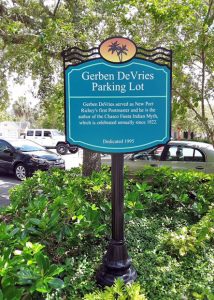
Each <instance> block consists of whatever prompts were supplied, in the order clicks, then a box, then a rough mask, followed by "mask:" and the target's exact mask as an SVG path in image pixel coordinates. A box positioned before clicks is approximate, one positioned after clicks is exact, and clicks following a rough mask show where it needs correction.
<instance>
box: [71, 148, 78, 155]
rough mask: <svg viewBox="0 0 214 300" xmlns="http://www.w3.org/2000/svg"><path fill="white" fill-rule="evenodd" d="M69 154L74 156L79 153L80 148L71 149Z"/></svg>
mask: <svg viewBox="0 0 214 300" xmlns="http://www.w3.org/2000/svg"><path fill="white" fill-rule="evenodd" d="M69 152H70V153H72V154H75V153H77V152H78V148H74V149H69Z"/></svg>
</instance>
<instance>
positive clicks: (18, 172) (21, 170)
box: [15, 164, 27, 181]
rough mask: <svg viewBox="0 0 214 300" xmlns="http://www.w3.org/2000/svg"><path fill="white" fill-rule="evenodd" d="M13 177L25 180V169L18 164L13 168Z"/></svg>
mask: <svg viewBox="0 0 214 300" xmlns="http://www.w3.org/2000/svg"><path fill="white" fill-rule="evenodd" d="M15 175H16V178H17V179H19V180H21V181H22V180H25V179H26V178H27V169H26V167H25V166H24V165H23V164H18V165H16V167H15Z"/></svg>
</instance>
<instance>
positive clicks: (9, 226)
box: [0, 168, 214, 300]
mask: <svg viewBox="0 0 214 300" xmlns="http://www.w3.org/2000/svg"><path fill="white" fill-rule="evenodd" d="M213 183H214V176H213V175H205V174H202V173H196V172H181V171H179V172H175V171H172V170H170V169H168V168H163V169H159V168H158V169H153V168H146V169H145V171H144V172H142V173H141V174H139V175H138V177H135V178H134V179H130V178H129V179H126V180H125V213H126V214H125V220H126V236H127V243H128V249H129V255H130V257H132V259H133V264H134V267H135V268H136V270H137V273H138V284H136V285H134V286H132V287H130V289H129V288H128V289H126V287H124V286H123V284H122V283H117V284H116V285H115V286H116V287H118V284H119V285H120V284H121V289H122V293H123V294H122V295H121V299H127V300H128V299H132V298H130V296H128V295H129V292H130V291H135V292H136V293H138V294H139V295H138V296H139V297H144V295H145V297H147V299H152V300H162V299H164V300H165V299H166V300H167V299H169V300H171V299H188V300H189V299H190V300H191V299H203V300H210V299H213V289H214V285H213V278H214V271H213V270H214V260H213V257H214V249H213V247H212V243H213V206H212V205H213V199H214V184H213ZM110 200H111V177H110V174H109V173H108V172H107V171H105V170H103V171H102V172H100V173H94V174H93V175H92V176H91V177H90V178H88V177H87V178H85V177H82V176H81V172H80V170H79V169H73V170H71V171H66V172H65V171H62V170H57V169H55V170H54V169H53V170H52V171H51V172H50V173H47V172H46V173H45V172H37V173H36V174H35V175H34V176H33V177H32V178H29V179H27V180H26V181H25V182H23V183H22V184H21V185H19V186H16V187H15V188H14V189H13V191H12V192H11V205H10V206H9V207H7V208H3V209H2V210H1V214H0V221H1V223H0V224H1V225H0V280H1V283H0V299H6V300H7V299H10V300H15V299H17V300H18V299H41V300H42V299H47V300H51V299H53V300H61V299H64V300H65V299H68V300H70V299H71V300H80V299H83V298H84V297H85V299H92V298H90V297H95V296H96V297H100V298H97V299H103V298H102V297H104V295H105V293H107V292H108V293H109V295H111V297H113V298H109V299H117V298H118V295H117V294H115V286H114V287H112V288H110V289H107V290H105V291H104V292H98V291H96V293H93V292H94V290H95V289H96V282H95V272H96V270H97V269H98V267H99V266H100V264H101V260H102V257H103V254H104V252H105V250H106V247H107V244H108V241H109V237H110V222H111V221H110V218H111V210H110V206H111V205H110ZM140 286H141V288H140ZM140 289H141V291H140ZM90 294H91V295H90ZM140 294H142V296H140ZM87 297H88V298H87ZM124 297H125V298H124ZM133 297H134V296H133ZM94 299H96V298H94ZM118 299H120V298H118ZM133 299H144V298H133Z"/></svg>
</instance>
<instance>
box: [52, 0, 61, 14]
mask: <svg viewBox="0 0 214 300" xmlns="http://www.w3.org/2000/svg"><path fill="white" fill-rule="evenodd" d="M59 4H60V0H58V1H57V4H56V7H55V8H54V12H53V16H54V17H55V15H56V12H57V9H58V7H59Z"/></svg>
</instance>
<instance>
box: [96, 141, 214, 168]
mask: <svg viewBox="0 0 214 300" xmlns="http://www.w3.org/2000/svg"><path fill="white" fill-rule="evenodd" d="M110 161H111V160H110V156H103V157H102V163H103V164H105V163H106V164H108V165H109V164H110V163H111V162H110ZM124 162H125V165H126V166H128V167H129V170H130V172H131V173H135V172H137V171H139V170H140V169H141V168H143V167H144V166H152V167H162V166H169V167H172V168H173V169H183V170H196V171H202V172H205V173H214V147H213V146H212V145H210V144H206V143H200V142H194V141H171V142H169V143H168V144H166V145H165V146H159V147H156V148H153V149H150V150H148V151H141V152H137V153H132V154H125V155H124Z"/></svg>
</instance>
